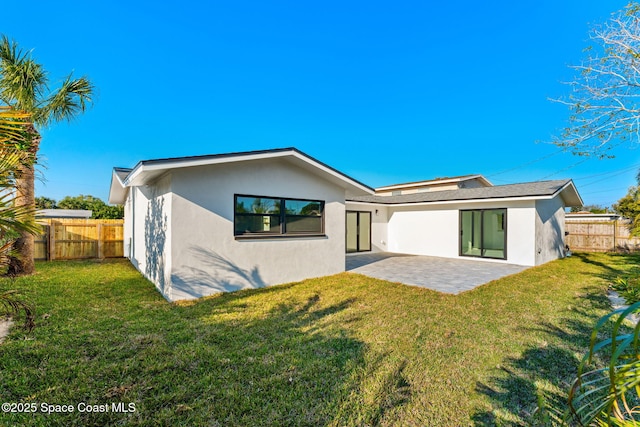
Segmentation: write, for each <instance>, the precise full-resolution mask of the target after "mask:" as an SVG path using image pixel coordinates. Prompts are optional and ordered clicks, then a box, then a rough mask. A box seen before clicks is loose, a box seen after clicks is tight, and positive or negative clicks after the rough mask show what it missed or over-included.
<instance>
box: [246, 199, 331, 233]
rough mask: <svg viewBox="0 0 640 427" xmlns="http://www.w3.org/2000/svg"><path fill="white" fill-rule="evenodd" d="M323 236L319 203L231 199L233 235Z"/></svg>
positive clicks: (314, 201) (320, 203) (300, 200)
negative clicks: (232, 203)
mask: <svg viewBox="0 0 640 427" xmlns="http://www.w3.org/2000/svg"><path fill="white" fill-rule="evenodd" d="M323 233H324V202H323V201H319V200H302V199H285V198H275V197H262V196H243V195H236V196H235V209H234V234H235V235H236V236H257V235H267V236H271V235H291V236H295V235H317V234H323Z"/></svg>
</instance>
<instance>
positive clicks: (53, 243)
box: [47, 221, 56, 261]
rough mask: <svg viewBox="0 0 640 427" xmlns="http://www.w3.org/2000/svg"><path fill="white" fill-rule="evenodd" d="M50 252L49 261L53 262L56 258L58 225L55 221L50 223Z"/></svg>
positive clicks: (48, 248)
mask: <svg viewBox="0 0 640 427" xmlns="http://www.w3.org/2000/svg"><path fill="white" fill-rule="evenodd" d="M47 250H48V257H47V258H48V260H49V261H53V260H54V259H55V257H56V223H55V221H51V222H50V223H49V246H48V247H47Z"/></svg>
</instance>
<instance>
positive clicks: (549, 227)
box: [536, 197, 564, 265]
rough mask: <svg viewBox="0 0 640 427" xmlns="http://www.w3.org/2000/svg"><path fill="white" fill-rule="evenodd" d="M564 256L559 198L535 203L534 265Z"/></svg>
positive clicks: (562, 212) (562, 210) (562, 216)
mask: <svg viewBox="0 0 640 427" xmlns="http://www.w3.org/2000/svg"><path fill="white" fill-rule="evenodd" d="M563 256H564V205H563V204H562V200H561V199H560V197H555V198H553V199H551V200H538V201H537V202H536V265H540V264H544V263H545V262H548V261H552V260H554V259H557V258H562V257H563Z"/></svg>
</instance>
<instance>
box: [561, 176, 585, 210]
mask: <svg viewBox="0 0 640 427" xmlns="http://www.w3.org/2000/svg"><path fill="white" fill-rule="evenodd" d="M559 193H560V197H562V200H563V201H564V205H565V206H568V207H573V206H584V202H583V201H582V197H580V193H578V189H577V188H576V186H575V184H574V183H573V180H569V182H567V183H566V184H565V185H564V186H563V187H562V188H561V189H560V190H559Z"/></svg>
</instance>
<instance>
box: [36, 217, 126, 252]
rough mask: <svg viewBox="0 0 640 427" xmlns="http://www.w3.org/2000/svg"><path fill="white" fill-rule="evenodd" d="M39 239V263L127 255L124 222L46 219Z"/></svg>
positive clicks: (42, 221) (37, 238)
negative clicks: (40, 261) (41, 261)
mask: <svg viewBox="0 0 640 427" xmlns="http://www.w3.org/2000/svg"><path fill="white" fill-rule="evenodd" d="M38 222H39V223H40V224H41V225H42V228H43V231H44V232H43V234H41V235H40V236H36V238H35V248H34V252H35V254H34V257H35V259H37V260H54V259H82V258H100V259H102V258H118V257H122V256H124V247H123V241H124V237H123V236H124V234H123V226H124V221H123V220H121V219H75V218H74V219H43V220H39V221H38Z"/></svg>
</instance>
